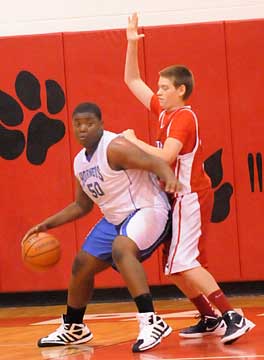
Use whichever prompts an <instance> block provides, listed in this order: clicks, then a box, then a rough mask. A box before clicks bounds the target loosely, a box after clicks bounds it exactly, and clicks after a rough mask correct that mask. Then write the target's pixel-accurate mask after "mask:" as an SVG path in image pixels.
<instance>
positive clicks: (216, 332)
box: [179, 326, 226, 339]
mask: <svg viewBox="0 0 264 360" xmlns="http://www.w3.org/2000/svg"><path fill="white" fill-rule="evenodd" d="M225 331H226V326H222V327H220V328H217V329H215V330H214V331H212V332H210V331H206V332H203V333H195V334H185V333H181V332H179V336H180V337H182V338H185V339H200V338H203V337H205V336H223V335H224V334H225Z"/></svg>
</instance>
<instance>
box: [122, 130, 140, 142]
mask: <svg viewBox="0 0 264 360" xmlns="http://www.w3.org/2000/svg"><path fill="white" fill-rule="evenodd" d="M123 135H124V137H125V138H126V139H127V140H130V141H133V139H136V138H137V137H136V134H135V131H134V130H133V129H127V130H125V131H123Z"/></svg>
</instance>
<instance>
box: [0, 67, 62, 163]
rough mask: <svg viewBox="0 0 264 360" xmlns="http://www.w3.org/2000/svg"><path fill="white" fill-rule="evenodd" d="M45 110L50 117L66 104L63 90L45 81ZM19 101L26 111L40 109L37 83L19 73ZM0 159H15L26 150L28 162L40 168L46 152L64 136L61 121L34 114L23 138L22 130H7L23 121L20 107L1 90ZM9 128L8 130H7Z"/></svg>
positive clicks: (29, 76)
mask: <svg viewBox="0 0 264 360" xmlns="http://www.w3.org/2000/svg"><path fill="white" fill-rule="evenodd" d="M45 87H46V94H47V97H46V98H47V109H48V112H49V114H52V115H54V114H57V113H59V112H60V111H61V110H62V109H63V107H64V105H65V96H64V92H63V90H62V88H61V87H60V85H59V84H58V83H57V82H56V81H55V80H46V81H45ZM15 90H16V94H17V97H18V99H19V100H20V101H21V103H22V104H23V105H24V106H25V107H26V108H27V109H29V110H32V111H36V110H40V108H41V97H40V90H41V89H40V82H39V80H38V79H37V78H36V77H35V76H34V75H33V74H31V73H30V72H28V71H21V72H20V73H19V74H18V75H17V77H16V82H15ZM0 121H1V122H2V123H3V124H4V125H5V126H3V125H2V124H1V123H0V156H1V157H3V158H4V159H6V160H14V159H16V158H18V157H19V156H20V155H21V154H22V152H23V151H24V149H25V147H26V155H27V159H28V161H29V162H30V163H31V164H34V165H41V164H42V163H43V162H44V161H45V159H46V156H47V152H48V149H49V148H50V147H51V146H52V145H54V144H56V143H57V142H58V141H60V140H61V139H62V138H63V137H64V134H65V126H64V123H63V122H62V121H61V120H57V119H52V118H49V117H48V116H47V115H45V114H44V113H43V112H40V111H39V112H37V113H36V114H35V115H34V116H33V117H32V119H31V121H30V124H29V127H28V131H27V135H26V138H25V136H24V134H23V132H22V131H20V130H17V129H15V130H14V129H12V130H11V129H10V128H12V127H14V126H17V125H19V124H21V123H22V122H23V121H24V114H23V110H22V108H21V106H20V104H19V103H18V102H17V101H16V99H14V98H13V97H11V96H10V95H8V94H7V93H5V92H3V91H1V90H0ZM6 126H7V127H8V128H7V127H6Z"/></svg>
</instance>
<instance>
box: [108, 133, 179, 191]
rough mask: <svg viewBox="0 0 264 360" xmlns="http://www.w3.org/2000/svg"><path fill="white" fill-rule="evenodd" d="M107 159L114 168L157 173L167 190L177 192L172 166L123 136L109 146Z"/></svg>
mask: <svg viewBox="0 0 264 360" xmlns="http://www.w3.org/2000/svg"><path fill="white" fill-rule="evenodd" d="M107 159H108V162H109V165H110V166H111V168H112V169H114V170H122V169H140V170H145V171H149V172H152V173H153V174H156V175H157V176H158V177H159V178H160V180H162V181H163V182H164V183H165V191H166V192H169V193H175V192H176V191H177V189H178V187H179V184H178V182H177V180H176V178H175V175H174V172H173V171H172V170H171V168H170V166H169V165H168V164H167V163H166V162H165V161H164V160H162V159H159V158H157V157H155V156H152V155H149V154H147V153H146V152H145V151H143V150H141V149H140V148H139V147H137V146H136V145H134V144H132V143H131V142H130V141H128V140H126V139H125V138H123V137H121V136H120V137H118V138H116V139H114V140H113V141H112V142H111V143H110V144H109V146H108V151H107Z"/></svg>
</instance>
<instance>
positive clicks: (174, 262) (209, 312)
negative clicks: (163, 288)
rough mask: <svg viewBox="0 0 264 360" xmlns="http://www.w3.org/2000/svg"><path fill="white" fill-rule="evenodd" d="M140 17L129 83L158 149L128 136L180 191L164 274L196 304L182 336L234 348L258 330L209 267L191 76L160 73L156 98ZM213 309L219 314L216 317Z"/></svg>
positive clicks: (205, 182) (180, 71) (207, 195)
mask: <svg viewBox="0 0 264 360" xmlns="http://www.w3.org/2000/svg"><path fill="white" fill-rule="evenodd" d="M142 37H144V35H143V34H138V16H137V14H136V13H134V14H133V15H132V17H131V18H129V20H128V27H127V41H128V44H127V53H126V63H125V83H126V84H127V86H128V87H129V89H130V90H131V92H132V93H133V94H134V95H135V96H136V97H137V98H138V99H139V101H141V102H142V103H143V105H145V107H146V108H148V109H149V110H151V111H152V112H154V113H155V114H156V115H157V116H158V118H159V133H158V137H157V147H154V146H151V145H148V144H146V143H144V142H143V141H141V140H139V139H137V137H136V135H135V133H134V131H133V130H130V129H129V130H126V131H125V132H124V135H125V137H126V138H127V139H128V140H130V141H131V142H133V143H134V144H136V145H137V146H139V147H140V148H141V149H143V150H144V151H146V152H148V153H149V154H152V155H156V156H157V157H160V158H162V159H163V160H165V161H167V162H168V163H169V164H170V165H171V166H172V167H173V168H174V170H175V175H176V177H177V180H178V181H179V182H180V183H181V189H180V191H178V192H177V193H176V196H175V199H174V205H173V206H174V209H173V227H172V241H171V245H170V251H169V256H168V260H167V264H166V266H165V274H166V275H169V276H170V278H171V280H172V282H173V283H174V284H175V285H176V286H177V287H178V288H179V289H180V290H181V291H182V292H183V293H184V294H185V295H186V296H187V297H188V298H189V299H190V300H191V301H192V302H193V304H194V305H195V306H196V308H197V309H198V310H199V312H200V314H201V319H200V321H199V322H198V324H196V325H194V326H191V327H189V328H186V329H183V330H181V331H180V333H179V335H180V336H181V337H185V338H197V337H202V336H204V335H210V334H212V335H219V336H221V342H222V343H225V344H231V343H232V342H234V341H235V340H237V339H238V338H239V337H240V336H242V335H243V334H245V333H246V332H247V331H249V330H251V329H252V328H253V327H254V326H255V325H254V324H253V323H252V322H251V321H249V320H248V319H246V318H244V317H243V316H241V315H240V314H238V313H237V312H236V311H234V309H233V308H232V306H231V305H230V304H229V302H228V300H227V298H226V297H225V295H224V293H223V292H222V290H221V289H220V288H219V286H218V284H217V283H216V281H215V279H214V278H213V276H212V275H211V274H210V273H209V272H208V271H207V270H206V269H205V268H204V267H203V266H202V265H204V266H205V264H206V259H205V254H204V246H203V242H204V237H205V234H206V225H207V224H208V223H209V221H210V215H211V211H212V205H213V193H212V189H211V183H210V179H209V177H208V176H207V175H206V173H205V171H204V168H203V161H202V154H201V143H200V138H199V130H198V121H197V117H196V115H195V113H194V112H193V111H192V109H191V107H190V106H186V105H185V102H186V100H187V99H188V97H189V96H190V94H191V93H192V89H193V75H192V73H191V71H190V70H189V69H188V68H186V67H185V66H179V65H173V66H169V67H167V68H165V69H163V70H161V71H160V72H159V80H158V91H157V93H156V94H154V93H153V91H152V90H151V89H150V88H149V87H148V86H147V85H146V84H145V83H144V81H143V80H142V79H141V76H140V70H139V65H138V41H139V39H140V38H142ZM211 304H213V305H214V306H215V307H216V308H218V309H219V310H220V312H221V314H222V315H221V316H219V315H217V314H216V312H215V310H214V309H213V307H212V306H211Z"/></svg>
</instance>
